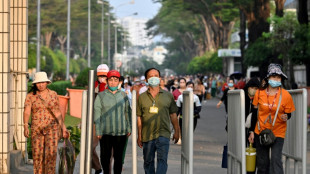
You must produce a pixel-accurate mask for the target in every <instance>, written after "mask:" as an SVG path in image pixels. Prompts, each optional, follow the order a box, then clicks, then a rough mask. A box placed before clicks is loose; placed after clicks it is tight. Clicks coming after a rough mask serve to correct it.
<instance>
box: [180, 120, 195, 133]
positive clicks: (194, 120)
mask: <svg viewBox="0 0 310 174" xmlns="http://www.w3.org/2000/svg"><path fill="white" fill-rule="evenodd" d="M197 119H198V117H194V130H195V129H196V126H197ZM179 126H180V131H181V137H182V118H179Z"/></svg>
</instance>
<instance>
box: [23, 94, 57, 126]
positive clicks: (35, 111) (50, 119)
mask: <svg viewBox="0 0 310 174" xmlns="http://www.w3.org/2000/svg"><path fill="white" fill-rule="evenodd" d="M45 102H46V103H47V106H48V107H49V108H50V109H51V111H52V112H53V113H54V114H55V115H56V113H59V112H60V110H59V99H58V97H57V93H56V92H55V91H52V90H49V89H48V94H47V99H46V100H45ZM24 107H25V108H26V107H31V129H32V130H36V129H38V128H39V129H40V128H45V127H47V126H55V128H57V125H58V124H57V121H56V118H55V117H54V116H53V115H52V114H51V113H50V112H49V111H48V109H47V108H46V107H45V105H44V104H43V101H42V100H41V99H40V95H39V94H36V95H33V93H32V92H30V93H28V94H27V96H26V100H25V105H24Z"/></svg>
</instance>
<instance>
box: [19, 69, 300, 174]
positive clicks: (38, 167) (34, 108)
mask: <svg viewBox="0 0 310 174" xmlns="http://www.w3.org/2000/svg"><path fill="white" fill-rule="evenodd" d="M285 79H287V77H286V75H285V74H284V73H283V72H282V70H281V66H280V65H277V64H271V65H270V66H269V68H268V75H267V76H266V78H264V79H262V81H261V82H260V81H259V79H258V78H252V79H247V80H246V79H244V78H242V77H241V78H238V79H237V78H233V77H232V76H231V77H224V76H222V75H220V74H215V75H210V76H204V75H196V76H192V75H186V76H178V77H176V76H173V75H171V76H169V77H163V76H161V73H160V71H159V70H158V69H156V68H150V69H148V70H146V72H145V74H144V75H143V76H141V77H133V78H132V77H129V76H126V77H124V76H122V75H121V74H120V73H119V72H118V71H116V70H110V69H109V67H108V66H107V65H106V64H101V65H99V66H98V67H97V80H96V82H95V101H94V125H93V147H92V152H93V157H92V159H93V160H92V168H93V169H94V170H95V173H96V174H101V173H105V174H110V173H111V170H112V165H111V164H112V160H114V164H113V173H115V174H119V173H122V170H123V164H124V158H125V154H126V147H127V143H128V137H129V136H130V135H131V127H132V121H131V110H132V109H136V111H137V126H138V139H137V144H138V146H139V147H140V148H142V149H143V159H144V165H143V167H144V170H145V173H146V174H149V173H150V174H152V173H160V174H164V173H167V169H168V164H167V161H168V152H169V145H170V139H172V140H173V141H174V143H178V144H181V138H182V107H183V96H182V93H183V92H184V91H193V93H194V103H193V104H194V113H193V115H194V118H193V119H194V130H195V128H196V127H197V124H198V119H199V118H200V112H201V107H202V103H203V102H206V100H207V99H210V98H212V97H213V98H216V97H217V98H219V99H220V101H219V102H218V104H217V107H218V108H219V107H220V105H221V104H222V103H223V104H224V105H225V111H226V116H227V112H228V111H227V108H228V107H227V104H228V102H227V93H228V91H229V90H234V89H244V91H245V96H246V97H245V99H246V101H245V102H246V107H245V113H246V122H247V123H246V132H247V138H248V142H249V143H253V144H254V143H255V144H254V147H256V148H257V156H258V157H257V162H258V163H257V168H258V170H257V172H258V173H266V170H267V171H269V168H270V170H272V171H277V172H278V171H280V173H281V171H283V167H282V162H281V159H280V158H281V152H282V148H283V142H284V137H285V131H286V121H287V120H288V119H290V117H291V112H293V111H294V110H295V108H294V104H293V101H292V98H291V96H290V94H289V93H288V92H287V91H286V90H284V89H283V88H281V81H283V80H285ZM49 83H51V81H50V80H48V78H47V76H46V73H45V72H38V73H36V74H35V80H34V81H33V83H32V84H33V86H32V90H31V92H30V93H29V94H28V95H27V97H26V101H25V111H24V122H25V124H24V127H25V132H24V135H25V136H26V137H29V136H30V134H29V130H28V121H29V118H30V115H31V120H32V122H31V139H32V141H31V142H32V149H33V157H34V172H35V173H55V163H56V156H57V144H58V140H59V138H60V137H64V138H68V137H69V133H68V131H67V130H66V127H65V125H64V123H63V117H62V116H61V113H60V110H59V101H58V98H57V95H56V92H54V91H51V90H49V89H48V88H47V85H48V84H49ZM133 90H135V91H136V92H137V93H136V94H137V95H136V96H137V98H136V99H137V108H132V106H131V99H132V95H131V93H132V91H133ZM279 105H281V106H282V107H280V109H279ZM275 113H279V116H277V117H279V119H276V118H277V117H275V116H274V115H275ZM250 115H251V116H250ZM250 117H251V119H249V118H250ZM226 118H227V117H226ZM274 119H275V120H276V121H274V122H275V124H274V123H273V122H272V121H273V120H274ZM272 123H273V124H272ZM171 125H172V126H171ZM265 129H271V130H272V132H273V133H274V135H275V137H276V139H275V141H274V143H273V144H272V145H271V146H268V147H266V146H263V145H262V144H261V142H260V139H259V138H260V133H261V132H262V131H263V130H265ZM60 130H62V131H60ZM226 131H227V126H226ZM99 143H100V155H99V156H98V155H97V153H96V150H95V148H96V146H97V145H98V144H99ZM270 148H271V150H272V153H271V160H270V159H269V153H268V152H269V149H270ZM155 154H157V158H156V159H157V164H156V165H155V161H154V160H155ZM99 157H100V158H99ZM270 161H271V162H270ZM155 166H156V169H155ZM267 173H268V172H267ZM282 173H283V172H282Z"/></svg>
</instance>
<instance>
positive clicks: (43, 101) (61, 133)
mask: <svg viewBox="0 0 310 174" xmlns="http://www.w3.org/2000/svg"><path fill="white" fill-rule="evenodd" d="M39 98H40V99H41V100H42V103H43V105H44V106H45V108H46V109H47V110H48V112H49V113H50V114H51V115H52V116H53V117H54V118H55V121H56V122H57V124H58V132H59V133H60V135H59V139H62V138H63V136H62V135H63V132H62V131H63V130H62V127H61V125H60V123H59V121H58V119H57V117H56V115H55V114H54V113H53V111H52V110H51V108H49V107H48V105H47V103H46V102H45V100H44V99H43V98H42V96H41V95H39Z"/></svg>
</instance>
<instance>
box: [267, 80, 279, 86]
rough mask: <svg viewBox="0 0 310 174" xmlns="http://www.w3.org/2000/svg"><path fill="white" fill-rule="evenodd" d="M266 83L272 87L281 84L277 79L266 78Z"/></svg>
mask: <svg viewBox="0 0 310 174" xmlns="http://www.w3.org/2000/svg"><path fill="white" fill-rule="evenodd" d="M268 83H269V85H270V86H271V87H273V88H275V87H279V86H281V82H278V81H275V80H268Z"/></svg>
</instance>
